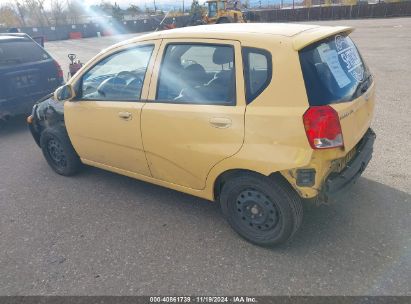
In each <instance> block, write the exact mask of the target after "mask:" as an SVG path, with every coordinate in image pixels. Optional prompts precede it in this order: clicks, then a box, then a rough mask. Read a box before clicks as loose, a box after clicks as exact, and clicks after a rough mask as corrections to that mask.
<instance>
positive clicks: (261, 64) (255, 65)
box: [242, 47, 272, 103]
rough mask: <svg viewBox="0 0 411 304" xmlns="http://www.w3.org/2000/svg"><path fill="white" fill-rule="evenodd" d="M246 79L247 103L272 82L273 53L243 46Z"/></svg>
mask: <svg viewBox="0 0 411 304" xmlns="http://www.w3.org/2000/svg"><path fill="white" fill-rule="evenodd" d="M242 52H243V62H244V78H245V79H244V81H245V86H246V99H247V103H250V102H252V101H253V100H254V99H255V98H256V97H257V96H258V95H260V94H261V92H263V91H264V90H265V88H266V87H267V86H268V85H269V84H270V81H271V76H272V62H271V53H270V52H268V51H266V50H263V49H258V48H248V47H245V48H243V51H242Z"/></svg>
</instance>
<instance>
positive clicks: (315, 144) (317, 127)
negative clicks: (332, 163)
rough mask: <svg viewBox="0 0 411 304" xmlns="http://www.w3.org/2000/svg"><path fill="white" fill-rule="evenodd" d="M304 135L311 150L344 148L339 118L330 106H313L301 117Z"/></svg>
mask: <svg viewBox="0 0 411 304" xmlns="http://www.w3.org/2000/svg"><path fill="white" fill-rule="evenodd" d="M303 121H304V128H305V133H306V134H307V138H308V142H309V143H310V146H311V147H312V148H313V149H329V148H336V147H342V146H344V141H343V136H342V131H341V125H340V118H339V117H338V114H337V112H336V111H335V110H334V109H333V108H332V107H330V106H313V107H310V108H308V110H307V111H306V112H305V113H304V115H303Z"/></svg>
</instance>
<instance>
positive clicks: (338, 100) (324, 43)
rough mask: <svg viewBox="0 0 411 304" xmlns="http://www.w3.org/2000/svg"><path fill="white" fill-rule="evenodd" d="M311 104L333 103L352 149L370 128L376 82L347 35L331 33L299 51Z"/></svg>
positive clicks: (346, 140)
mask: <svg viewBox="0 0 411 304" xmlns="http://www.w3.org/2000/svg"><path fill="white" fill-rule="evenodd" d="M299 56H300V62H301V67H302V71H303V76H304V82H305V86H306V91H307V97H308V102H309V104H310V106H324V105H330V106H331V107H333V108H334V110H336V111H337V113H338V116H339V118H340V123H341V128H342V133H343V140H344V149H345V150H346V151H350V150H351V149H352V148H353V147H354V146H355V145H356V144H357V143H358V142H359V140H360V139H361V138H362V136H363V135H364V134H365V132H366V131H367V129H368V128H369V127H370V124H371V118H372V114H373V111H374V95H375V94H374V83H373V78H372V76H371V74H370V71H369V69H368V67H367V65H366V64H365V62H364V60H363V58H362V57H361V55H360V53H359V52H358V49H357V47H356V46H355V44H354V42H353V41H352V40H351V39H350V37H348V34H345V33H342V34H337V35H332V36H330V37H327V38H325V39H323V40H321V41H319V42H316V43H313V44H311V45H309V46H307V47H305V48H303V49H302V50H300V51H299Z"/></svg>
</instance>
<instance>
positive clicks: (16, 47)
mask: <svg viewBox="0 0 411 304" xmlns="http://www.w3.org/2000/svg"><path fill="white" fill-rule="evenodd" d="M49 58H50V56H49V55H48V54H47V53H46V52H45V51H44V50H43V49H42V48H41V47H40V46H39V45H38V44H37V43H35V42H34V41H31V40H29V39H21V40H20V39H19V40H17V39H16V40H6V41H0V67H2V66H8V65H15V64H22V63H30V62H37V61H42V60H46V59H49Z"/></svg>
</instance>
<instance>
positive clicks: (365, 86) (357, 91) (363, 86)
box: [352, 74, 372, 98]
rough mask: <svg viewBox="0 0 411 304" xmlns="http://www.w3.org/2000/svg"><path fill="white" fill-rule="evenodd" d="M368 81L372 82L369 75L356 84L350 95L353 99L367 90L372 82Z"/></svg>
mask: <svg viewBox="0 0 411 304" xmlns="http://www.w3.org/2000/svg"><path fill="white" fill-rule="evenodd" d="M370 80H372V75H371V74H369V75H368V76H367V78H365V79H364V80H363V81H362V82H360V83H358V85H357V87H356V88H355V91H354V93H353V94H352V96H353V98H355V97H358V96H361V95H362V94H364V93H365V92H366V91H367V90H368V88H369V87H370V84H371V82H372V81H370Z"/></svg>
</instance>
